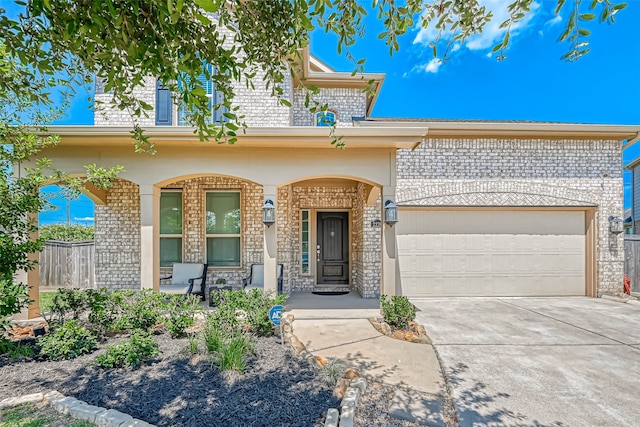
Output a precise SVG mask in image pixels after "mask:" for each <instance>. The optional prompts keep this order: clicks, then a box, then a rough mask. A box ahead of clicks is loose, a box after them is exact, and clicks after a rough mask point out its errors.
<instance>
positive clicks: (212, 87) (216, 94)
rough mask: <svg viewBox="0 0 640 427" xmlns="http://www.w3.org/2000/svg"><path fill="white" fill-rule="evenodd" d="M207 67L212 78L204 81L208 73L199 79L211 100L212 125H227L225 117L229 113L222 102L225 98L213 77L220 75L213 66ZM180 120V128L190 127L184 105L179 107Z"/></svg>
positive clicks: (178, 121)
mask: <svg viewBox="0 0 640 427" xmlns="http://www.w3.org/2000/svg"><path fill="white" fill-rule="evenodd" d="M205 67H206V68H207V69H208V70H209V74H210V76H211V78H210V79H209V80H208V81H205V80H204V77H206V73H205V72H204V71H203V73H202V74H201V75H200V76H199V79H200V80H201V81H202V86H203V89H204V90H205V93H206V96H207V98H209V109H210V110H211V117H209V119H210V120H211V124H214V125H220V124H222V123H227V122H228V119H227V117H226V116H225V115H224V113H226V112H227V110H226V108H225V107H224V105H222V101H224V96H223V95H222V92H220V91H219V90H217V86H218V85H217V84H216V82H215V81H213V76H215V75H217V74H218V68H217V67H214V66H213V65H212V64H209V63H206V64H205ZM217 104H220V105H219V107H217V108H214V106H215V105H217ZM177 114H178V118H177V120H176V122H177V124H178V126H189V123H188V122H187V121H186V116H187V114H188V112H187V111H186V110H185V107H184V104H183V103H180V105H179V106H178V113H177Z"/></svg>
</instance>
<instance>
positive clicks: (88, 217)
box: [73, 216, 95, 221]
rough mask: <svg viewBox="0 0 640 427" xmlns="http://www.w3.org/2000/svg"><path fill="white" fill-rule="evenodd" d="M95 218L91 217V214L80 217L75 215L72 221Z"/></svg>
mask: <svg viewBox="0 0 640 427" xmlns="http://www.w3.org/2000/svg"><path fill="white" fill-rule="evenodd" d="M94 219H95V218H93V217H92V216H85V217H82V218H78V217H77V216H74V217H73V220H74V221H93V220H94Z"/></svg>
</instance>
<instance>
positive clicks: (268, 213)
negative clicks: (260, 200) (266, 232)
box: [262, 199, 276, 227]
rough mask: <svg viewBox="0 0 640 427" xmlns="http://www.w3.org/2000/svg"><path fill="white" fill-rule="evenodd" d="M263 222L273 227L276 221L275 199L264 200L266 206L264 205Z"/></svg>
mask: <svg viewBox="0 0 640 427" xmlns="http://www.w3.org/2000/svg"><path fill="white" fill-rule="evenodd" d="M262 222H263V223H264V225H266V226H267V227H271V225H272V224H273V223H274V222H276V207H275V206H274V205H273V200H270V199H267V200H265V201H264V206H263V207H262Z"/></svg>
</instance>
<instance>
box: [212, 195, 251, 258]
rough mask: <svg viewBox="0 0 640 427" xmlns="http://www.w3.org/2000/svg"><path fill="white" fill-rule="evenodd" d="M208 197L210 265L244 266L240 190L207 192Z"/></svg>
mask: <svg viewBox="0 0 640 427" xmlns="http://www.w3.org/2000/svg"><path fill="white" fill-rule="evenodd" d="M205 198H206V203H205V204H206V211H205V212H206V221H205V234H206V243H207V264H209V266H211V267H240V265H241V262H242V260H241V257H240V254H241V252H242V250H241V244H242V242H241V239H240V225H241V218H240V216H241V210H240V192H239V191H207V192H206V193H205Z"/></svg>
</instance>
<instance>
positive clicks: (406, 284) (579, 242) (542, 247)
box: [397, 210, 585, 296]
mask: <svg viewBox="0 0 640 427" xmlns="http://www.w3.org/2000/svg"><path fill="white" fill-rule="evenodd" d="M399 219H400V222H399V223H398V229H397V242H398V243H397V244H398V256H399V258H398V259H399V268H400V277H401V283H402V288H403V293H404V294H406V295H411V296H440V295H468V296H508V295H512V296H529V295H584V294H585V235H584V228H585V226H584V224H585V222H584V212H580V211H558V212H553V211H525V210H512V211H451V212H449V211H408V212H407V211H403V210H401V211H400V218H399ZM549 220H555V221H556V224H555V225H553V226H549V224H548V223H547V222H546V221H549ZM452 221H454V222H458V226H457V227H453V225H452V223H451V222H452ZM460 222H462V223H464V224H465V225H464V226H463V225H462V224H461V223H460ZM485 223H487V224H490V226H489V227H486V229H487V230H488V231H486V232H484V233H483V232H482V230H483V226H484V224H485ZM518 223H522V224H526V225H525V226H523V227H520V228H521V230H520V232H516V231H517V230H516V228H514V224H518ZM500 224H503V225H504V227H502V229H501V228H500ZM558 224H560V225H561V227H558ZM438 227H440V229H439V228H438ZM443 231H445V232H443Z"/></svg>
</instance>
